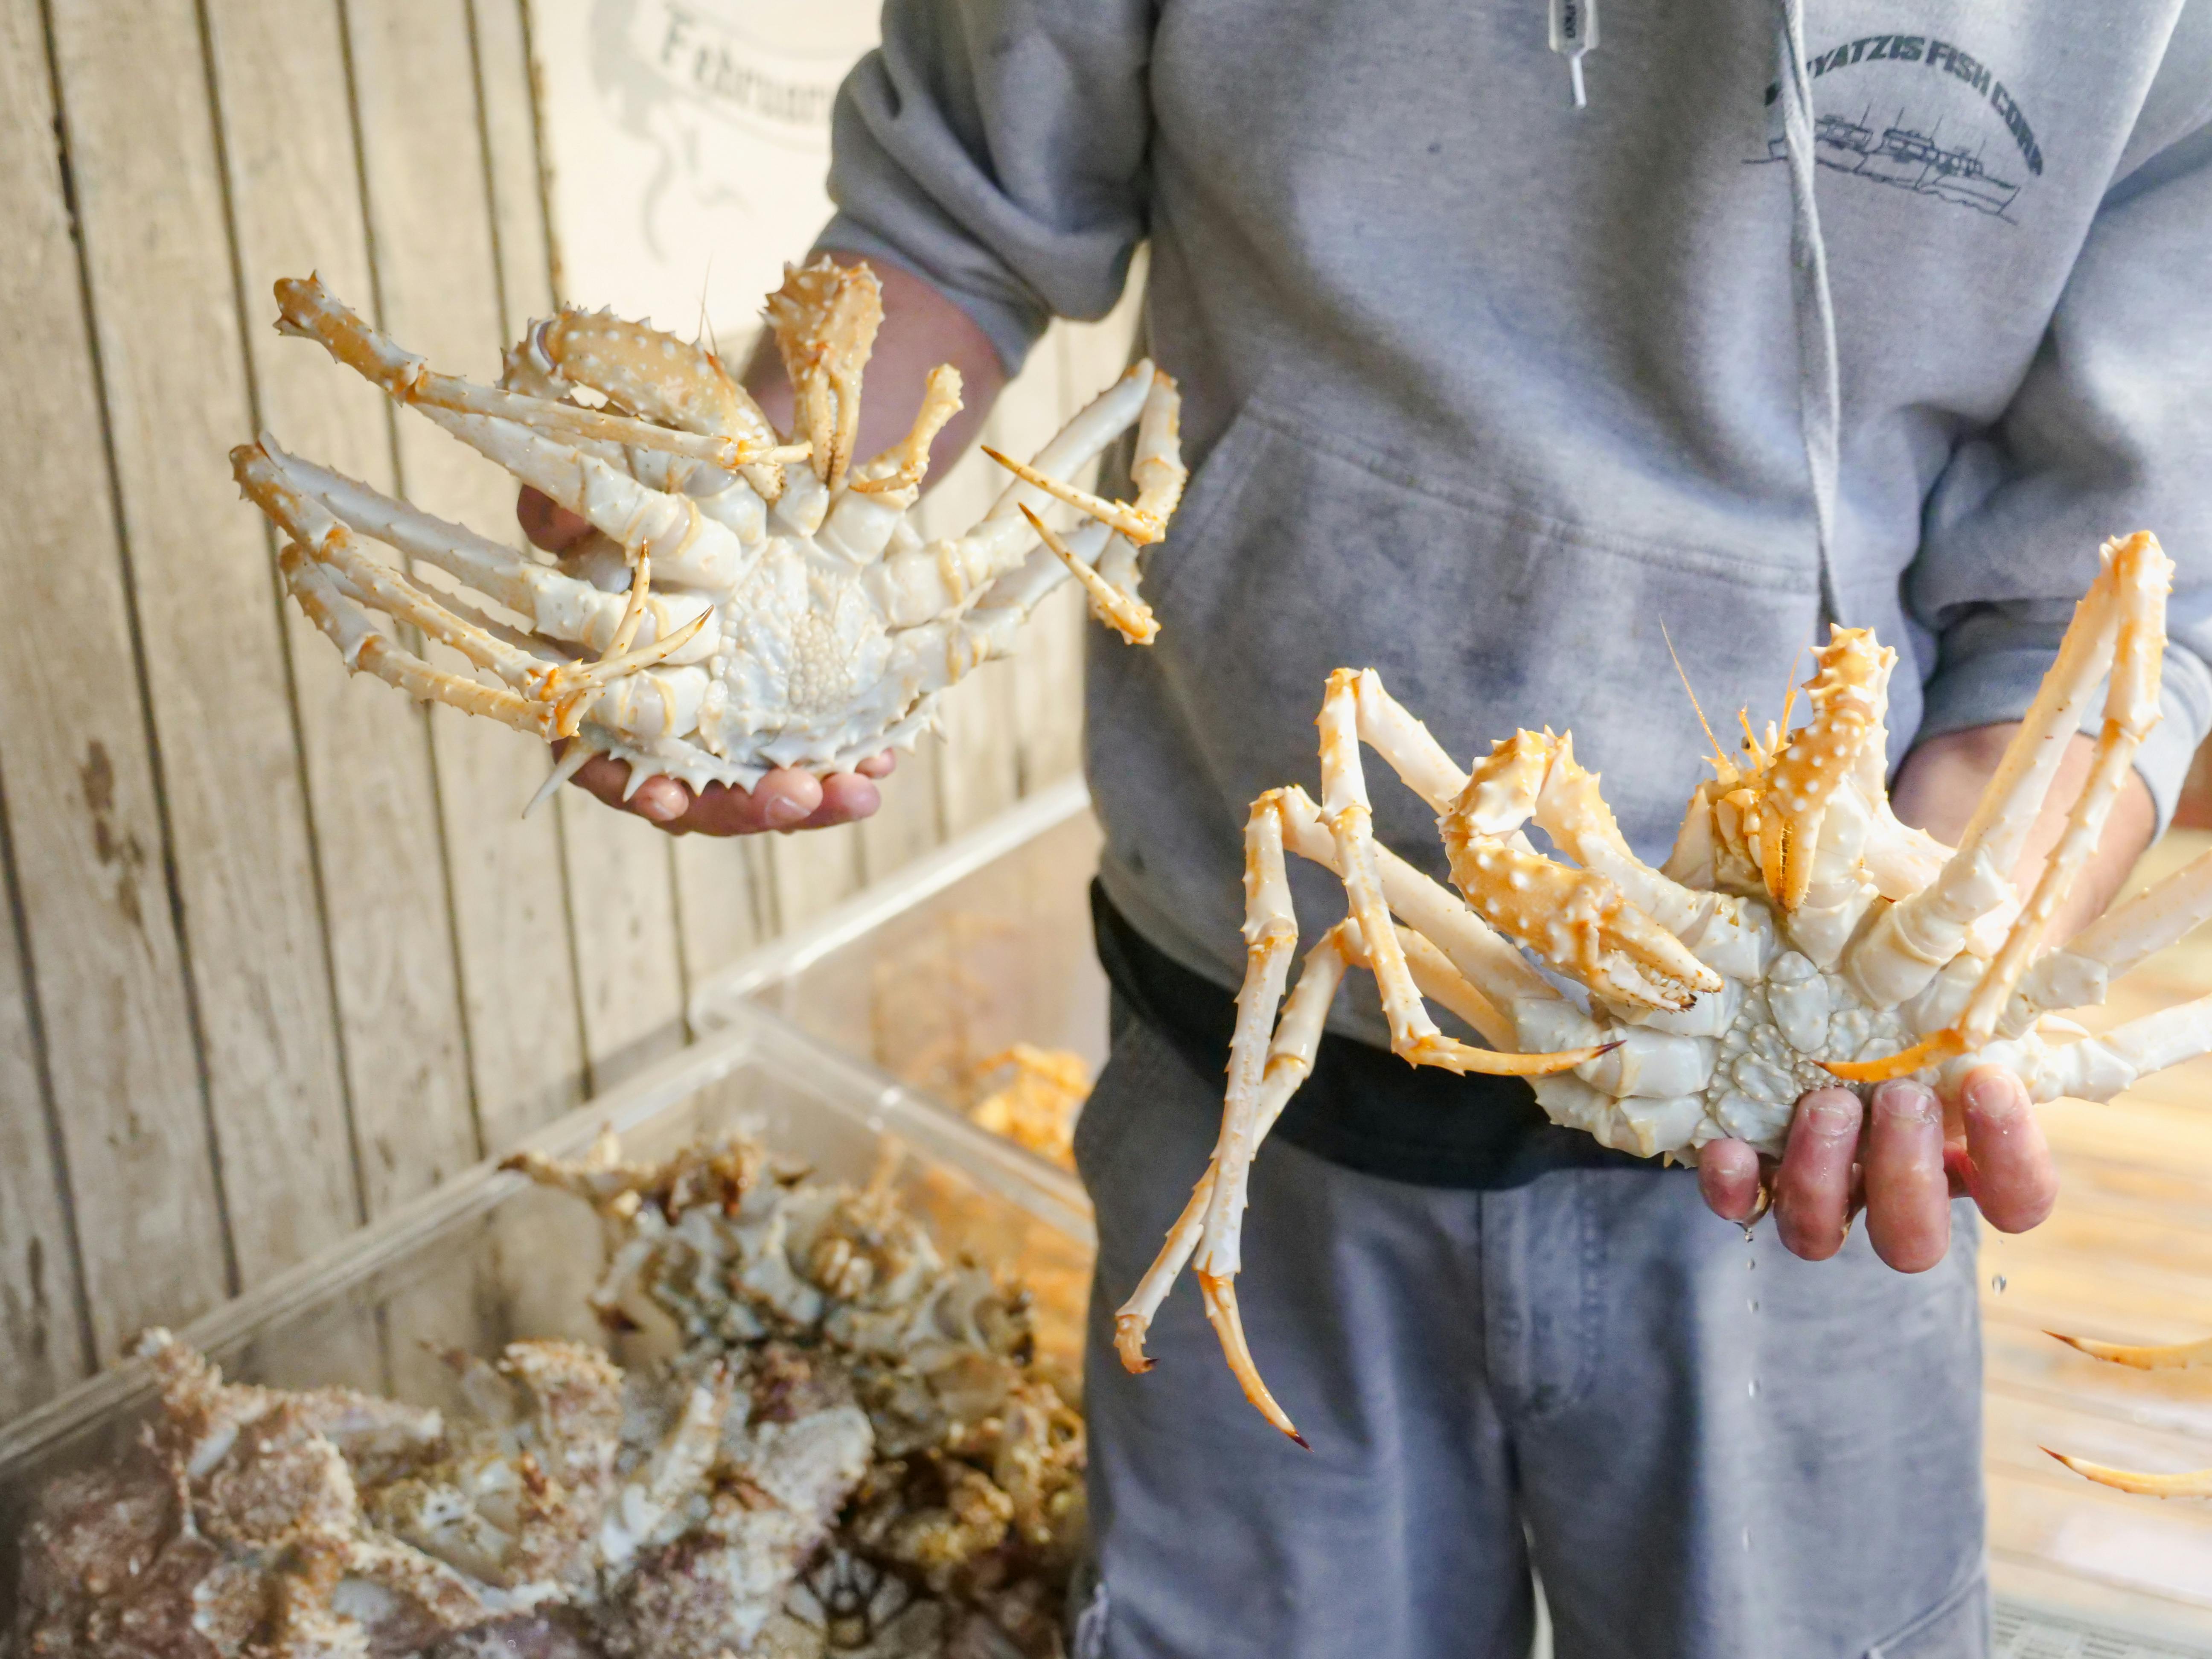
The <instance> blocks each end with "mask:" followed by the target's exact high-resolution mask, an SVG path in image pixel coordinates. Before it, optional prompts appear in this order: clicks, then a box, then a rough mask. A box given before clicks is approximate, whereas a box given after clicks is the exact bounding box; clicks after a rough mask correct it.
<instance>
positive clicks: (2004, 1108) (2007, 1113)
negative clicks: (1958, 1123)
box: [1965, 1072, 2026, 1118]
mask: <svg viewBox="0 0 2212 1659" xmlns="http://www.w3.org/2000/svg"><path fill="white" fill-rule="evenodd" d="M1965 1092H1966V1104H1967V1106H1968V1107H1969V1108H1971V1109H1972V1110H1974V1111H1976V1112H1978V1113H1980V1114H1981V1115H1982V1116H1983V1117H1984V1118H2014V1117H2018V1116H2019V1115H2021V1111H2022V1110H2023V1109H2024V1103H2023V1102H2022V1101H2021V1095H2022V1094H2023V1093H2024V1092H2026V1091H2023V1090H2019V1089H2016V1088H2015V1087H2014V1086H2013V1085H2012V1082H2011V1080H2010V1079H2007V1078H2003V1077H1993V1076H1990V1074H1988V1073H1984V1072H1976V1073H1974V1074H1973V1075H1972V1076H1971V1077H1969V1078H1968V1079H1966V1091H1965Z"/></svg>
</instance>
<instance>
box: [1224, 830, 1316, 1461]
mask: <svg viewBox="0 0 2212 1659" xmlns="http://www.w3.org/2000/svg"><path fill="white" fill-rule="evenodd" d="M1297 943H1298V922H1297V915H1296V913H1295V912H1293V911H1292V909H1291V884H1290V881H1289V878H1288V877H1287V876H1286V874H1285V871H1284V868H1283V819H1282V813H1281V811H1280V810H1279V805H1278V799H1277V797H1276V796H1275V795H1274V794H1273V793H1269V794H1265V795H1262V796H1261V797H1260V799H1258V800H1256V801H1255V802H1253V804H1252V815H1251V817H1250V818H1249V821H1248V822H1247V823H1246V824H1245V828H1244V983H1243V986H1242V987H1240V988H1239V989H1238V991H1237V1028H1236V1031H1235V1033H1234V1035H1232V1036H1231V1038H1230V1042H1229V1091H1228V1096H1227V1098H1226V1100H1225V1102H1224V1103H1223V1105H1222V1109H1221V1134H1220V1138H1219V1139H1218V1141H1217V1142H1216V1143H1215V1146H1214V1150H1213V1158H1212V1166H1213V1170H1214V1181H1213V1192H1212V1197H1211V1199H1210V1200H1209V1201H1208V1203H1207V1205H1206V1223H1205V1227H1204V1230H1203V1237H1204V1240H1205V1248H1204V1251H1203V1253H1202V1254H1201V1255H1200V1257H1199V1261H1198V1286H1199V1291H1200V1295H1201V1296H1203V1297H1204V1298H1205V1301H1206V1318H1207V1320H1208V1321H1209V1322H1212V1326H1213V1330H1214V1334H1215V1335H1216V1336H1218V1338H1220V1340H1221V1350H1222V1352H1224V1353H1225V1354H1226V1355H1227V1356H1228V1358H1229V1368H1230V1370H1232V1371H1234V1372H1235V1373H1236V1375H1237V1382H1238V1383H1240V1384H1242V1385H1243V1389H1244V1397H1245V1398H1246V1399H1247V1400H1249V1401H1251V1402H1252V1403H1253V1405H1254V1406H1255V1407H1258V1408H1259V1410H1260V1413H1261V1415H1262V1416H1264V1417H1265V1418H1266V1419H1267V1420H1268V1421H1269V1422H1270V1423H1273V1425H1275V1426H1276V1427H1277V1428H1279V1429H1280V1430H1281V1431H1283V1432H1284V1433H1285V1434H1286V1435H1288V1436H1290V1437H1291V1439H1293V1440H1298V1431H1297V1430H1296V1429H1295V1428H1293V1427H1292V1426H1291V1419H1289V1418H1288V1417H1287V1416H1286V1415H1285V1413H1284V1412H1283V1408H1282V1407H1280V1406H1279V1405H1277V1404H1276V1403H1275V1400H1274V1396H1273V1395H1270V1394H1269V1393H1268V1392H1267V1384H1266V1383H1263V1382H1261V1380H1260V1373H1259V1370H1258V1369H1257V1368H1256V1367H1255V1365H1254V1364H1253V1363H1252V1352H1251V1349H1250V1348H1249V1346H1248V1345H1247V1344H1246V1342H1245V1340H1244V1328H1243V1322H1242V1321H1241V1320H1240V1319H1239V1318H1238V1317H1237V1288H1236V1281H1237V1269H1238V1268H1239V1267H1241V1266H1242V1265H1243V1261H1242V1257H1241V1254H1240V1250H1239V1242H1240V1238H1241V1236H1242V1232H1243V1213H1244V1202H1245V1194H1246V1191H1247V1188H1248V1182H1249V1175H1250V1172H1251V1168H1252V1155H1253V1153H1254V1152H1256V1151H1258V1150H1259V1137H1258V1134H1257V1133H1256V1132H1257V1130H1258V1127H1259V1116H1260V1089H1261V1083H1262V1082H1263V1081H1264V1079H1265V1077H1266V1073H1267V1050H1268V1047H1269V1033H1270V1032H1271V1031H1272V1030H1273V1027H1274V1024H1275V1012H1276V1010H1277V1008H1278V1007H1279V1006H1281V1003H1282V1000H1283V982H1284V981H1285V978H1287V977H1288V975H1289V973H1290V966H1291V952H1292V951H1295V950H1296V949H1297ZM1299 1444H1301V1445H1303V1444H1304V1441H1303V1440H1299Z"/></svg>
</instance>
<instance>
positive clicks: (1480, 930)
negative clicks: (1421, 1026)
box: [1281, 787, 1600, 1057]
mask: <svg viewBox="0 0 2212 1659" xmlns="http://www.w3.org/2000/svg"><path fill="white" fill-rule="evenodd" d="M1281 793H1282V797H1283V823H1284V829H1285V838H1286V842H1287V844H1288V845H1289V847H1290V848H1291V851H1293V852H1295V853H1296V854H1297V855H1298V856H1299V857H1300V858H1302V859H1309V860H1312V861H1313V862H1314V863H1316V864H1318V865H1321V866H1322V867H1323V868H1325V869H1328V870H1330V871H1332V872H1335V873H1337V874H1338V875H1339V876H1341V875H1342V873H1343V872H1342V871H1341V870H1340V868H1339V866H1338V863H1337V856H1336V843H1335V842H1334V839H1333V838H1332V837H1331V836H1330V835H1329V832H1328V829H1326V828H1325V827H1324V826H1323V825H1322V821H1321V809H1320V808H1319V807H1317V806H1316V805H1314V803H1313V799H1312V797H1311V796H1310V795H1308V794H1307V793H1306V792H1305V791H1304V790H1303V789H1299V788H1297V787H1292V788H1289V789H1285V790H1284V791H1282V792H1281ZM1375 854H1376V865H1377V866H1378V868H1379V869H1380V870H1381V872H1382V876H1383V898H1384V899H1385V900H1386V901H1387V902H1389V906H1390V909H1391V913H1392V914H1393V915H1396V916H1398V917H1400V918H1401V919H1402V920H1403V921H1405V923H1406V925H1407V927H1410V928H1412V929H1413V931H1414V932H1415V933H1419V934H1420V935H1421V936H1422V937H1423V938H1424V939H1427V940H1429V941H1430V943H1431V944H1433V945H1436V946H1437V948H1438V949H1439V950H1440V951H1443V955H1444V958H1445V960H1447V961H1449V963H1451V964H1452V966H1453V967H1454V968H1455V969H1457V970H1458V971H1459V972H1460V973H1461V974H1462V975H1464V976H1465V977H1466V978H1467V979H1468V981H1470V982H1471V983H1472V984H1473V985H1474V987H1476V988H1477V989H1478V990H1479V991H1480V994H1482V995H1483V996H1484V997H1485V998H1486V999H1488V1000H1490V1001H1491V1002H1492V1003H1494V1004H1496V1005H1498V1006H1511V1005H1513V1004H1515V1003H1519V1002H1543V1003H1552V1002H1563V1001H1564V999H1563V998H1562V997H1561V996H1560V995H1559V993H1558V992H1557V991H1555V990H1553V988H1552V987H1551V986H1550V984H1549V983H1547V981H1546V980H1545V978H1544V976H1543V975H1541V974H1540V973H1538V972H1537V971H1536V970H1535V969H1533V968H1531V967H1530V966H1529V965H1528V963H1527V962H1526V961H1525V960H1523V959H1522V955H1521V953H1520V952H1519V951H1516V950H1515V949H1514V948H1513V946H1512V945H1510V944H1508V943H1507V942H1506V941H1505V940H1504V939H1502V938H1500V937H1499V936H1498V933H1496V932H1495V931H1493V930H1492V927H1491V926H1490V924H1489V923H1487V922H1486V921H1483V919H1482V918H1481V917H1480V916H1479V915H1476V914H1475V913H1474V911H1473V910H1471V909H1469V908H1468V906H1467V902H1466V901H1465V900H1463V899H1462V898H1461V897H1460V896H1458V895H1457V894H1455V893H1454V892H1453V891H1452V890H1450V889H1449V888H1448V887H1446V886H1445V885H1444V884H1443V883H1442V882H1439V881H1436V880H1434V879H1432V878H1430V877H1428V876H1426V875H1424V874H1423V873H1422V872H1420V871H1419V870H1416V869H1415V868H1414V867H1413V866H1412V865H1410V864H1408V863H1407V862H1406V860H1403V859H1401V858H1400V857H1399V856H1398V855H1397V854H1395V853H1394V852H1392V851H1391V850H1390V849H1389V848H1387V847H1384V846H1382V845H1381V844H1379V843H1378V844H1377V845H1376V848H1375ZM1447 1006H1449V1005H1447ZM1477 1029H1478V1030H1480V1027H1478V1028H1477ZM1599 1052H1600V1051H1599V1050H1598V1049H1596V1048H1591V1049H1589V1050H1588V1053H1589V1055H1591V1056H1592V1057H1595V1055H1596V1054H1598V1053H1599Z"/></svg>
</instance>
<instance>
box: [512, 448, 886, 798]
mask: <svg viewBox="0 0 2212 1659" xmlns="http://www.w3.org/2000/svg"><path fill="white" fill-rule="evenodd" d="M514 516H515V518H516V519H517V520H519V521H520V524H521V526H522V531H523V533H524V534H525V535H526V536H528V537H529V538H530V539H531V540H532V541H533V542H535V543H536V544H538V546H540V547H542V548H544V550H546V551H547V552H549V553H560V552H564V551H566V550H568V549H569V548H571V547H574V545H575V544H577V543H578V542H580V541H581V540H583V538H585V537H586V536H587V535H589V534H590V533H591V530H592V526H590V525H589V524H587V523H586V522H585V521H584V520H582V519H580V518H579V517H577V516H576V514H574V513H571V512H569V511H568V510H567V509H566V508H565V507H560V506H558V505H556V503H555V502H554V501H552V500H551V499H550V497H548V496H545V495H540V494H539V493H538V491H537V490H535V489H530V488H529V487H528V486H527V485H526V486H525V487H524V489H523V491H522V495H521V496H520V499H519V500H517V501H516V502H515V504H514ZM897 764H898V760H897V757H896V756H894V755H892V754H891V753H890V751H889V750H885V751H884V753H882V754H880V755H872V756H870V757H868V758H867V759H866V760H864V761H862V762H861V763H860V767H859V769H858V770H857V771H854V772H837V773H833V774H831V775H829V776H828V777H826V778H818V777H817V776H815V775H814V774H812V773H811V772H801V771H796V770H794V769H792V768H790V767H778V768H777V769H775V771H773V772H770V773H769V775H767V776H766V777H764V778H763V779H762V780H761V781H759V782H758V783H757V784H755V785H754V786H753V787H751V788H750V789H733V788H732V787H729V786H728V785H727V784H720V783H710V784H708V786H707V787H706V788H705V789H703V790H702V791H700V792H698V793H696V794H695V793H693V792H692V791H691V789H690V787H688V786H686V785H685V784H684V783H682V782H680V781H678V780H677V779H675V778H670V777H655V778H647V780H646V781H644V782H643V783H641V784H640V785H639V786H638V787H637V793H635V794H634V795H632V796H631V797H630V798H629V799H628V800H624V799H623V790H624V789H625V788H627V787H629V763H628V762H626V761H618V760H613V759H611V758H610V757H607V756H605V755H594V756H593V757H592V758H591V759H589V760H587V761H586V762H585V763H583V765H582V766H580V767H579V768H578V769H576V776H575V780H574V781H575V782H576V784H577V786H578V787H580V788H583V789H585V790H587V791H588V792H590V793H592V794H594V795H597V796H598V797H599V799H601V800H603V801H605V803H606V804H607V805H610V806H612V807H616V808H618V809H620V810H621V811H625V812H631V813H635V815H636V816H637V817H641V818H643V819H644V820H645V821H646V822H647V823H650V824H653V825H655V826H656V827H658V828H659V829H665V830H667V831H668V832H669V833H670V834H671V835H675V836H689V835H701V836H757V835H759V834H761V833H762V832H763V831H764V830H769V829H827V828H829V826H830V825H831V824H834V823H852V822H854V820H855V819H857V818H865V817H867V816H868V815H869V814H870V813H872V812H873V811H875V810H876V808H877V807H878V806H880V805H883V797H882V795H881V794H880V793H878V790H877V788H876V785H875V780H877V779H878V778H887V777H889V776H890V775H891V769H892V768H893V767H895V766H896V765H897Z"/></svg>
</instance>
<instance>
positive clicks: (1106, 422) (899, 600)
mask: <svg viewBox="0 0 2212 1659" xmlns="http://www.w3.org/2000/svg"><path fill="white" fill-rule="evenodd" d="M1151 376H1152V365H1151V364H1150V363H1148V362H1146V363H1139V364H1138V365H1137V367H1136V368H1133V369H1131V370H1130V371H1129V372H1128V373H1127V374H1124V375H1123V376H1122V377H1121V379H1120V380H1116V381H1115V383H1114V384H1113V385H1112V386H1109V387H1107V388H1106V390H1105V391H1103V392H1100V393H1099V394H1098V396H1097V397H1096V398H1093V399H1092V400H1091V403H1090V404H1088V405H1087V406H1085V408H1084V409H1083V410H1081V411H1080V412H1079V414H1077V415H1076V416H1075V417H1074V418H1073V420H1071V421H1069V422H1068V423H1067V424H1066V426H1064V427H1062V428H1060V432H1059V434H1058V435H1056V436H1054V439H1053V440H1052V441H1051V442H1050V443H1048V444H1047V445H1046V446H1045V447H1043V448H1042V449H1041V450H1039V451H1038V452H1037V455H1036V459H1035V460H1034V461H1033V462H1031V463H1030V467H1031V470H1032V471H1036V472H1038V473H1040V474H1043V475H1045V476H1048V477H1054V478H1057V477H1060V475H1062V474H1065V473H1073V472H1077V471H1081V470H1082V469H1083V468H1084V467H1086V466H1088V465H1090V464H1091V462H1092V461H1094V460H1096V459H1098V457H1099V455H1100V454H1101V453H1103V451H1104V450H1105V448H1106V446H1107V445H1109V444H1110V443H1112V442H1113V441H1114V440H1115V439H1116V438H1117V437H1119V436H1120V435H1121V434H1122V433H1123V432H1125V431H1127V429H1128V426H1129V422H1131V421H1133V420H1134V419H1136V417H1137V416H1138V415H1139V412H1140V411H1141V410H1142V408H1143V405H1144V400H1145V388H1146V386H1147V385H1148V384H1149V383H1150V380H1151ZM1052 499H1053V498H1052V495H1051V494H1050V493H1049V491H1048V490H1045V489H1039V488H1036V487H1035V486H1033V485H1031V484H1030V483H1023V482H1016V483H1013V484H1012V485H1011V486H1009V487H1008V488H1007V489H1006V491H1005V493H1004V494H1002V495H1000V497H999V499H998V501H996V502H994V504H993V506H992V507H991V510H990V512H989V513H986V514H985V515H984V517H983V519H982V520H981V522H980V523H978V524H977V525H976V526H975V527H974V528H973V529H971V530H969V532H968V533H967V534H966V535H964V536H957V537H953V538H949V539H946V540H942V541H936V542H932V543H931V544H929V545H928V546H927V547H925V548H922V549H921V550H918V551H915V552H909V553H896V554H893V555H892V556H890V557H889V558H886V559H884V560H883V561H881V562H879V563H877V564H875V565H872V566H871V567H870V568H869V569H868V571H867V573H866V577H865V581H866V590H867V592H868V595H869V597H870V599H872V600H873V601H874V603H875V605H876V607H877V609H878V611H881V612H882V613H883V615H884V619H885V620H886V621H887V622H888V623H890V626H891V627H893V628H912V627H915V626H917V625H920V624H922V623H929V622H933V621H935V620H938V619H939V618H942V617H944V616H945V614H946V613H947V612H948V611H957V610H959V609H960V608H961V607H963V605H969V604H970V603H973V602H974V601H975V599H976V597H977V595H979V594H980V593H981V592H984V591H985V590H987V588H988V587H989V586H991V585H992V584H993V583H994V582H995V581H997V580H999V579H1000V577H1002V576H1005V575H1007V574H1010V573H1012V572H1013V571H1016V570H1018V569H1019V568H1021V566H1022V564H1023V563H1024V561H1025V560H1026V559H1027V558H1028V556H1029V555H1030V550H1032V549H1033V548H1034V547H1035V545H1036V538H1035V536H1034V535H1033V533H1032V532H1030V527H1029V521H1028V520H1026V519H1024V518H1023V517H1022V514H1021V509H1022V508H1023V507H1031V508H1042V507H1044V506H1045V505H1046V504H1047V503H1048V501H1051V500H1052Z"/></svg>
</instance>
